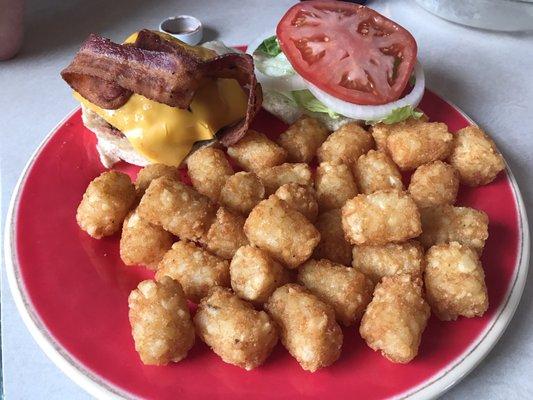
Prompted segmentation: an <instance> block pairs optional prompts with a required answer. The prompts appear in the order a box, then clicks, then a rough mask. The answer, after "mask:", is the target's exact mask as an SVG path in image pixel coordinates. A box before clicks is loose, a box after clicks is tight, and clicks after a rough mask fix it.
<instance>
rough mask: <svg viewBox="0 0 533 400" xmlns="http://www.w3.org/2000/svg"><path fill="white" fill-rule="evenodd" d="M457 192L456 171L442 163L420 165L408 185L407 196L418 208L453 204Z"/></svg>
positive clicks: (457, 180) (457, 179) (457, 177)
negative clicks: (408, 195) (409, 196)
mask: <svg viewBox="0 0 533 400" xmlns="http://www.w3.org/2000/svg"><path fill="white" fill-rule="evenodd" d="M458 190H459V175H458V173H457V170H456V169H455V168H454V167H452V166H451V165H450V164H446V163H445V162H443V161H433V162H432V163H429V164H424V165H421V166H420V167H418V168H417V169H416V171H415V172H414V174H413V175H412V176H411V183H409V194H410V195H411V197H412V198H413V200H414V201H415V203H416V204H417V205H418V207H420V208H424V207H434V206H440V205H443V204H453V203H455V200H456V198H457V191H458Z"/></svg>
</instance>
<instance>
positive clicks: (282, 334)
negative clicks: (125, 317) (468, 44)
mask: <svg viewBox="0 0 533 400" xmlns="http://www.w3.org/2000/svg"><path fill="white" fill-rule="evenodd" d="M230 160H231V162H230ZM186 164H187V168H188V175H189V178H190V180H191V182H192V186H190V185H187V184H185V183H183V182H182V181H181V180H180V174H179V171H178V169H177V168H174V167H169V166H165V165H159V164H153V165H149V166H147V167H145V168H143V169H142V170H141V171H140V172H139V173H138V176H137V179H136V181H135V183H132V182H131V180H130V178H129V177H128V176H127V175H126V174H123V173H120V172H116V171H108V172H104V173H103V174H101V175H100V176H99V177H97V178H96V179H94V180H93V181H92V182H91V183H90V184H89V186H88V188H87V190H86V192H85V194H84V196H83V199H82V201H81V204H80V205H79V208H78V211H77V216H76V218H77V221H78V224H79V226H80V227H81V229H83V230H84V231H86V232H87V233H88V234H89V235H91V236H92V237H94V238H97V239H99V238H102V237H104V236H109V235H112V234H114V233H116V232H118V231H120V230H121V229H122V235H121V239H120V256H121V258H122V260H123V261H124V263H125V264H126V265H144V266H146V267H147V268H149V269H152V270H154V271H155V278H154V279H150V280H145V281H143V282H141V283H139V285H138V286H137V288H136V289H134V290H133V291H132V292H131V294H130V296H129V320H130V323H131V328H132V335H133V339H134V342H135V348H136V350H137V352H138V353H139V355H140V358H141V360H142V362H143V363H145V364H152V365H165V364H168V363H170V362H179V361H180V360H182V359H184V358H185V357H186V356H187V352H188V351H189V350H190V349H191V347H192V346H193V345H194V342H195V338H196V337H198V338H200V340H202V341H203V342H205V343H206V344H207V345H208V346H209V347H210V348H211V349H212V350H213V351H214V352H215V353H216V354H217V355H218V356H220V357H221V358H222V360H223V361H224V362H226V363H229V364H233V365H236V366H239V367H241V368H244V369H246V370H251V369H253V368H256V367H258V366H260V365H261V364H263V363H264V362H265V360H266V359H267V358H268V356H269V355H270V353H271V352H272V350H273V348H274V347H275V346H276V344H277V342H278V339H279V340H281V343H282V344H283V346H284V347H285V348H286V349H287V350H288V351H289V353H290V354H291V355H292V356H293V357H294V358H295V359H296V360H297V361H298V363H299V364H300V365H301V367H302V368H303V369H305V370H307V371H316V370H318V369H319V368H322V367H326V366H329V365H331V364H333V363H334V362H335V361H336V360H337V359H338V358H339V356H340V354H341V349H342V344H343V330H341V327H340V326H345V327H349V328H348V329H345V330H344V334H346V335H357V329H356V327H357V326H358V327H359V329H358V331H359V334H360V335H361V337H362V338H363V339H364V340H365V341H366V343H367V344H368V346H370V347H371V348H372V349H373V350H375V351H379V352H381V354H382V355H383V356H384V357H386V358H387V359H389V360H390V361H392V362H396V363H408V362H410V361H411V360H413V358H415V357H416V355H417V353H418V348H419V345H420V341H421V338H422V334H423V332H424V329H425V328H426V325H427V321H428V318H429V316H430V313H431V312H432V313H433V314H434V315H435V316H436V317H437V318H439V319H440V320H442V321H453V320H455V319H457V318H458V317H466V318H472V317H478V316H481V315H483V314H484V313H485V311H486V310H487V307H488V296H487V288H486V285H485V275H484V272H483V267H482V265H481V262H480V255H481V253H482V251H483V247H484V245H485V241H486V240H487V237H488V217H487V215H486V214H485V213H484V212H483V211H480V210H475V209H472V208H468V207H459V206H455V205H454V203H455V202H456V197H457V191H458V188H459V185H460V184H464V185H468V186H479V185H486V184H488V183H490V182H492V181H493V180H494V179H495V178H496V176H497V174H498V173H499V172H500V171H502V170H503V169H504V168H505V164H504V161H503V158H502V156H501V155H500V153H499V152H498V150H497V149H496V146H495V144H494V143H493V141H492V140H491V139H490V138H489V137H488V136H487V135H486V134H485V133H484V132H483V131H482V130H481V129H480V128H478V127H476V126H469V127H467V128H464V129H461V130H459V131H458V132H456V133H455V134H453V135H452V134H451V133H450V132H449V131H448V128H447V126H446V125H445V124H443V123H438V122H428V121H427V118H425V117H423V118H421V119H410V120H406V121H404V122H400V123H396V124H391V125H387V124H376V125H374V126H369V127H364V126H361V125H358V124H356V123H349V124H346V125H344V126H343V127H341V128H340V129H338V130H337V131H335V132H333V133H331V132H328V131H327V130H326V129H325V128H324V127H323V126H322V125H321V124H320V123H319V122H318V121H317V120H315V119H313V118H311V117H307V116H305V117H301V118H300V119H299V120H297V121H296V122H295V123H294V124H293V125H291V126H290V127H289V128H288V129H287V130H286V131H285V132H284V133H282V134H281V135H280V136H279V137H278V138H277V139H276V140H275V141H273V140H270V139H269V138H268V137H267V136H265V135H264V134H262V133H260V132H256V131H253V130H250V131H249V132H248V133H247V135H246V136H245V137H244V138H243V139H241V140H240V141H239V142H238V143H236V144H235V145H233V146H231V147H229V148H228V149H227V151H223V150H221V149H220V148H217V147H216V146H208V147H203V148H201V149H199V150H197V151H195V152H194V153H193V154H192V155H190V156H189V158H188V159H187V162H186ZM315 165H316V167H315ZM234 166H235V167H234ZM235 169H240V170H242V171H240V172H235ZM410 173H412V174H411V176H410V179H408V181H409V184H405V182H406V178H407V176H408V175H409V174H410ZM188 302H192V303H196V304H198V307H197V310H196V313H195V314H194V316H193V315H192V314H191V312H190V311H189V303H188Z"/></svg>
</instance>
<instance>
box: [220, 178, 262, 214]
mask: <svg viewBox="0 0 533 400" xmlns="http://www.w3.org/2000/svg"><path fill="white" fill-rule="evenodd" d="M264 198H265V186H264V185H263V182H261V180H260V179H259V177H258V176H257V175H256V174H255V173H253V172H237V173H236V174H235V175H232V176H230V177H229V178H228V179H227V180H226V183H225V184H224V186H223V187H222V191H221V192H220V203H221V204H223V205H224V206H226V207H228V208H229V209H230V210H232V211H235V212H238V213H241V214H243V215H248V214H249V213H250V211H252V208H254V207H255V206H256V205H257V204H258V203H259V202H260V201H261V200H263V199H264Z"/></svg>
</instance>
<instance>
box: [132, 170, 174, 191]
mask: <svg viewBox="0 0 533 400" xmlns="http://www.w3.org/2000/svg"><path fill="white" fill-rule="evenodd" d="M162 176H168V177H170V178H173V179H175V180H177V181H178V180H179V171H178V169H177V168H176V167H171V166H169V165H165V164H148V165H147V166H146V167H144V168H142V169H141V170H140V171H139V172H138V173H137V179H135V189H136V190H137V196H138V197H139V199H140V198H141V197H142V196H143V194H144V192H145V191H146V189H148V186H150V182H152V181H153V180H154V179H157V178H161V177H162Z"/></svg>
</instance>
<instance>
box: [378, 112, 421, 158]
mask: <svg viewBox="0 0 533 400" xmlns="http://www.w3.org/2000/svg"><path fill="white" fill-rule="evenodd" d="M427 121H428V117H427V115H425V114H424V115H422V117H420V118H408V119H406V120H405V121H402V122H397V123H394V124H385V123H383V122H381V123H379V124H375V125H372V126H371V127H370V133H371V134H372V137H373V138H374V141H375V142H376V148H377V149H378V150H379V151H382V152H384V153H387V152H388V149H387V138H388V137H389V135H390V134H391V133H392V132H394V131H396V130H399V129H402V128H404V127H405V126H407V125H415V124H418V123H420V122H427Z"/></svg>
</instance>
